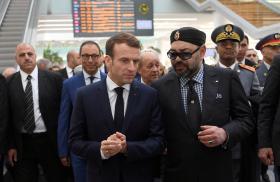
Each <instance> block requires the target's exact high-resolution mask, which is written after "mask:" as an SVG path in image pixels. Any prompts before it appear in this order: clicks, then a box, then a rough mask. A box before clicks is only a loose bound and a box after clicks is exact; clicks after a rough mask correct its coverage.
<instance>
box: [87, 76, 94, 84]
mask: <svg viewBox="0 0 280 182" xmlns="http://www.w3.org/2000/svg"><path fill="white" fill-rule="evenodd" d="M88 78H89V80H90V84H92V82H93V80H94V76H89V77H88Z"/></svg>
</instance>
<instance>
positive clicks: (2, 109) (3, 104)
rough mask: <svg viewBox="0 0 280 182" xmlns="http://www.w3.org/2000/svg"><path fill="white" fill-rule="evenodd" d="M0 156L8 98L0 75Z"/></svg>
mask: <svg viewBox="0 0 280 182" xmlns="http://www.w3.org/2000/svg"><path fill="white" fill-rule="evenodd" d="M0 113H1V114H0V155H1V154H3V153H4V151H5V141H6V128H7V123H8V97H7V85H6V80H5V78H4V77H3V76H2V75H1V74H0Z"/></svg>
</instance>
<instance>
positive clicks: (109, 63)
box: [104, 55, 113, 71]
mask: <svg viewBox="0 0 280 182" xmlns="http://www.w3.org/2000/svg"><path fill="white" fill-rule="evenodd" d="M104 63H105V65H106V68H108V71H109V69H110V68H111V67H112V64H113V60H112V58H111V56H108V55H106V56H104Z"/></svg>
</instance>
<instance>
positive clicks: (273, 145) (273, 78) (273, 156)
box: [258, 34, 280, 177]
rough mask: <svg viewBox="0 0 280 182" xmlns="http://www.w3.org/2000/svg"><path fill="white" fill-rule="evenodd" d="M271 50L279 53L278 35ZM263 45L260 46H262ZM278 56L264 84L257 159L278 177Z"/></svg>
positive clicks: (279, 69) (279, 154)
mask: <svg viewBox="0 0 280 182" xmlns="http://www.w3.org/2000/svg"><path fill="white" fill-rule="evenodd" d="M275 35H276V36H275V38H276V39H275V40H274V41H273V47H274V48H273V49H274V50H275V51H276V52H280V35H279V34H275ZM264 45H265V44H262V46H264ZM279 63H280V55H279V54H278V55H276V56H274V58H273V60H272V64H271V67H270V68H269V71H268V75H267V78H266V81H265V84H264V90H263V93H262V98H261V102H260V109H259V118H258V138H259V153H258V155H259V157H260V159H261V161H262V162H263V163H264V164H266V165H271V164H274V166H275V168H276V172H277V174H278V177H279V174H280V173H279V172H280V145H279V138H280V135H279V128H280V122H279V121H280V120H279V89H280V76H279V73H280V64H279Z"/></svg>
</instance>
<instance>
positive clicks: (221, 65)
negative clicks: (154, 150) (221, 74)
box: [218, 61, 237, 70]
mask: <svg viewBox="0 0 280 182" xmlns="http://www.w3.org/2000/svg"><path fill="white" fill-rule="evenodd" d="M218 64H219V66H220V67H221V68H230V69H232V70H234V68H235V65H236V64H237V61H235V62H234V63H233V64H232V65H231V66H230V67H227V66H226V65H224V64H223V63H221V61H219V63H218Z"/></svg>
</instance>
